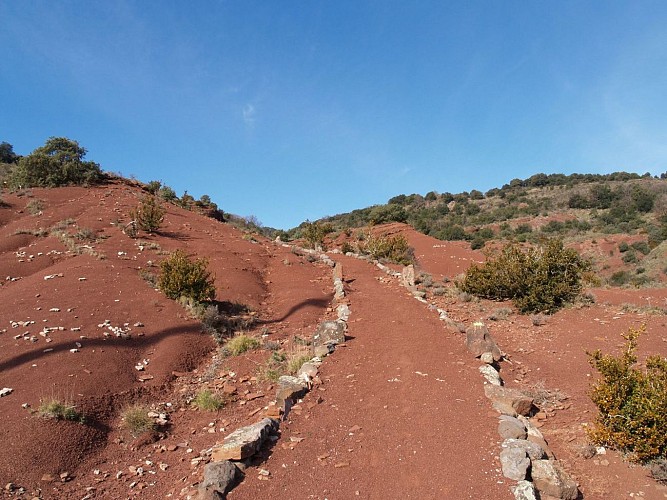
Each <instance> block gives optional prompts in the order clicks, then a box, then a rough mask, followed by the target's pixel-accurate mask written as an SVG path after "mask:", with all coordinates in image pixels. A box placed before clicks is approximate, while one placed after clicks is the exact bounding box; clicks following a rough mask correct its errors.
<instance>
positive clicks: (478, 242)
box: [470, 238, 486, 250]
mask: <svg viewBox="0 0 667 500" xmlns="http://www.w3.org/2000/svg"><path fill="white" fill-rule="evenodd" d="M485 244H486V242H485V241H484V240H483V239H481V238H474V239H473V240H472V241H471V242H470V248H471V249H472V250H480V249H482V248H484V245H485Z"/></svg>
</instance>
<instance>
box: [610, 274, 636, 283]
mask: <svg viewBox="0 0 667 500" xmlns="http://www.w3.org/2000/svg"><path fill="white" fill-rule="evenodd" d="M630 278H631V276H630V273H629V272H627V271H616V272H615V273H614V274H612V275H611V277H610V278H609V284H610V285H612V286H623V285H626V284H628V283H629V282H630Z"/></svg>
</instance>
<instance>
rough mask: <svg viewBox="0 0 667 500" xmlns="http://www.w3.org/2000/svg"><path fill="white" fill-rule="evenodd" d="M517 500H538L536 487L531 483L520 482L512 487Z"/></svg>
mask: <svg viewBox="0 0 667 500" xmlns="http://www.w3.org/2000/svg"><path fill="white" fill-rule="evenodd" d="M512 493H513V494H514V498H515V500H536V497H535V487H534V486H533V483H531V482H530V481H525V480H524V481H519V482H518V483H517V485H516V486H513V487H512Z"/></svg>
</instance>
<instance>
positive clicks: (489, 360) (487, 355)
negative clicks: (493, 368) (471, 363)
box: [479, 352, 495, 365]
mask: <svg viewBox="0 0 667 500" xmlns="http://www.w3.org/2000/svg"><path fill="white" fill-rule="evenodd" d="M479 359H480V360H482V362H483V363H486V364H487V365H492V364H493V363H494V362H495V360H494V359H493V353H492V352H484V353H482V355H481V356H480V357H479Z"/></svg>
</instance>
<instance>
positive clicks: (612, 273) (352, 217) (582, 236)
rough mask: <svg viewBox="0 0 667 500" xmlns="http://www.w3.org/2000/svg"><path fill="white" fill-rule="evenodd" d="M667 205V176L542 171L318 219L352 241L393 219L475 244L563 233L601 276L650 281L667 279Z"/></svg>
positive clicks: (297, 231) (613, 281) (619, 282)
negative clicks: (493, 184) (484, 187)
mask: <svg viewBox="0 0 667 500" xmlns="http://www.w3.org/2000/svg"><path fill="white" fill-rule="evenodd" d="M666 210H667V181H666V180H665V178H664V175H663V178H659V179H658V178H652V177H650V176H648V175H644V176H639V175H637V174H629V173H625V172H618V173H614V174H608V175H592V174H585V175H584V174H573V175H570V176H565V175H560V174H553V175H548V176H547V175H545V174H537V175H534V176H532V177H530V178H528V179H525V180H521V179H514V180H513V181H512V182H510V183H509V184H506V185H505V186H503V187H502V188H496V189H491V190H489V191H488V192H486V193H482V192H480V191H477V190H472V191H471V192H469V193H468V192H464V193H458V194H451V193H436V192H434V191H431V192H429V193H427V194H426V195H424V196H422V195H419V194H411V195H399V196H395V197H393V198H391V199H390V200H389V201H388V203H387V204H385V205H376V206H372V207H367V208H364V209H358V210H354V211H352V212H350V213H346V214H340V215H336V216H331V217H325V218H323V219H321V220H320V221H319V222H320V223H322V224H325V225H328V226H329V228H330V230H332V231H334V235H333V238H334V239H335V238H336V236H337V235H338V234H340V233H342V232H345V233H347V234H352V233H354V235H353V238H352V239H351V240H350V243H351V244H354V242H355V240H356V239H358V236H359V234H361V233H363V231H364V228H366V227H368V226H369V225H375V224H386V223H389V222H404V223H407V224H409V225H411V226H412V227H414V228H415V229H416V230H417V231H419V232H421V233H423V234H425V235H428V236H431V237H434V238H437V239H440V240H443V241H462V242H468V244H469V245H470V247H471V248H472V249H483V248H485V247H487V248H489V247H490V248H497V247H498V246H499V245H504V244H506V243H509V242H519V243H522V242H528V243H537V242H539V241H541V240H543V239H545V238H562V239H563V240H564V241H565V243H566V244H568V245H569V246H573V247H576V248H577V249H579V250H581V251H583V252H584V254H585V255H586V256H588V257H591V258H592V259H593V261H594V262H595V264H596V272H597V275H598V277H599V278H600V279H601V280H602V283H604V284H608V285H611V286H624V285H629V286H651V284H653V283H657V284H660V283H662V282H663V281H664V279H665V266H664V263H665V252H666V250H665V246H664V244H662V242H663V241H665V240H666V239H667V211H666ZM303 230H304V225H303V224H302V225H301V226H299V227H297V228H294V229H292V230H291V231H290V232H289V233H287V234H286V235H285V236H284V237H286V239H289V238H290V237H295V238H298V237H302V235H303Z"/></svg>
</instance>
